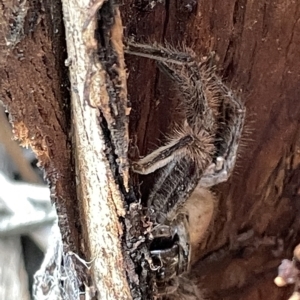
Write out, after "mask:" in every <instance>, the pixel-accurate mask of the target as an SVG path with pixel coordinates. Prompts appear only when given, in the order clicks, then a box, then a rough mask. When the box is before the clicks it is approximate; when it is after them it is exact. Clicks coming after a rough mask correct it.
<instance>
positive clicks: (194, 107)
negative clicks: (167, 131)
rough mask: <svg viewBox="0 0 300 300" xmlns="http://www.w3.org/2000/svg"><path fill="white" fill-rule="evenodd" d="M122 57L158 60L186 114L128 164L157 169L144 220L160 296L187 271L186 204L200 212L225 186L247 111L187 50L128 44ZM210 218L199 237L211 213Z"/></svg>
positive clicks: (143, 170) (144, 170)
mask: <svg viewBox="0 0 300 300" xmlns="http://www.w3.org/2000/svg"><path fill="white" fill-rule="evenodd" d="M126 52H127V53H129V54H133V55H137V56H142V57H147V58H150V59H154V60H156V62H157V64H158V67H159V68H160V70H161V71H162V72H164V73H165V74H167V75H168V76H169V77H170V78H171V79H172V80H173V81H174V83H175V84H176V86H177V87H178V90H179V92H180V95H181V100H182V102H183V107H184V113H185V120H184V121H183V122H182V125H181V127H180V130H176V131H174V132H173V134H172V137H171V138H170V139H169V141H168V143H166V145H164V146H162V147H160V148H158V149H157V150H155V151H154V152H152V153H150V154H149V155H147V156H145V157H144V158H142V159H140V160H139V161H136V162H134V163H133V164H132V168H133V171H134V172H136V173H139V174H149V173H152V172H154V171H156V170H158V169H160V172H159V174H158V176H157V178H156V183H155V184H154V186H153V188H152V190H151V193H150V195H149V197H148V199H147V218H148V219H149V220H150V222H151V224H152V230H151V234H150V235H149V239H150V240H151V242H150V253H151V257H152V260H153V264H154V265H155V266H156V268H155V270H156V271H155V272H156V275H155V276H156V282H157V288H158V293H159V294H161V295H163V294H169V293H173V292H174V291H175V290H176V289H177V286H178V278H179V277H180V276H181V275H182V274H184V273H185V272H187V271H188V270H189V266H190V257H191V243H192V241H191V239H190V222H191V219H190V216H191V213H190V212H189V210H188V208H187V207H188V204H189V202H190V203H191V202H194V203H196V204H194V207H198V208H199V211H201V205H204V204H203V203H204V202H205V201H203V199H204V198H205V197H206V198H207V197H208V198H209V197H210V199H213V197H212V196H211V194H210V192H209V191H204V189H208V188H209V187H211V186H214V185H216V184H218V183H220V182H223V181H226V180H227V179H228V177H229V176H230V174H231V172H232V170H233V168H234V165H235V161H236V156H237V149H238V145H239V142H240V138H241V134H242V129H243V125H244V120H245V107H244V105H243V103H242V102H241V101H240V100H239V99H238V98H237V97H235V96H234V94H233V92H232V91H231V90H230V89H229V88H228V87H227V86H226V85H225V84H224V83H223V82H222V81H221V79H220V78H219V77H218V76H217V75H216V74H215V69H214V68H213V67H211V66H210V63H209V60H205V61H202V62H201V61H199V60H197V57H196V55H195V53H194V52H193V51H191V50H189V49H185V50H184V51H183V52H179V51H177V50H175V49H172V48H171V47H166V48H164V47H160V46H157V45H155V46H151V45H144V44H137V43H132V42H128V43H127V49H126ZM199 198H200V199H199ZM210 207H212V209H213V205H212V206H210ZM212 209H211V210H212ZM208 214H209V216H210V217H209V218H208V221H207V222H206V223H207V224H205V225H204V230H202V233H203V232H204V231H205V229H206V228H207V226H208V224H209V220H210V218H211V216H212V212H211V211H210V212H208ZM194 215H195V213H194Z"/></svg>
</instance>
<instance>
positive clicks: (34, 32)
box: [0, 1, 81, 252]
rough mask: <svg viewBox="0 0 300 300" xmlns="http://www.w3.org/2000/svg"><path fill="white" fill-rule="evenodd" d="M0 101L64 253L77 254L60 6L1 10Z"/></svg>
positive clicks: (6, 5)
mask: <svg viewBox="0 0 300 300" xmlns="http://www.w3.org/2000/svg"><path fill="white" fill-rule="evenodd" d="M0 22H1V25H2V27H1V36H0V39H1V69H0V78H1V81H0V83H1V100H2V101H3V103H4V105H5V106H6V108H7V109H8V110H9V112H10V117H11V120H12V124H13V129H14V134H15V137H16V138H18V139H19V140H20V141H21V143H22V144H23V145H30V146H31V147H32V148H33V149H34V151H35V152H36V154H37V156H38V159H39V161H40V165H41V166H42V167H43V168H44V170H45V172H46V176H47V179H48V181H49V184H50V187H51V189H52V193H51V197H52V201H53V202H54V203H55V204H56V209H57V212H58V217H59V223H60V226H61V230H62V234H63V240H64V246H65V250H66V251H68V250H71V251H75V252H78V251H79V240H80V235H81V233H80V231H81V229H80V224H79V222H78V220H79V218H78V210H77V205H76V196H75V195H76V190H75V173H74V166H73V163H72V157H71V147H70V140H69V131H70V117H69V116H70V114H69V113H68V111H69V109H68V107H69V100H68V91H67V89H66V86H67V85H68V78H67V73H66V68H65V67H64V59H65V58H66V57H65V55H66V54H65V53H66V52H65V42H64V40H63V37H64V31H63V30H64V28H63V24H62V13H61V6H60V5H59V1H49V3H48V2H47V1H45V2H43V3H41V2H39V1H32V2H26V1H23V2H22V3H13V2H11V1H2V5H1V21H0Z"/></svg>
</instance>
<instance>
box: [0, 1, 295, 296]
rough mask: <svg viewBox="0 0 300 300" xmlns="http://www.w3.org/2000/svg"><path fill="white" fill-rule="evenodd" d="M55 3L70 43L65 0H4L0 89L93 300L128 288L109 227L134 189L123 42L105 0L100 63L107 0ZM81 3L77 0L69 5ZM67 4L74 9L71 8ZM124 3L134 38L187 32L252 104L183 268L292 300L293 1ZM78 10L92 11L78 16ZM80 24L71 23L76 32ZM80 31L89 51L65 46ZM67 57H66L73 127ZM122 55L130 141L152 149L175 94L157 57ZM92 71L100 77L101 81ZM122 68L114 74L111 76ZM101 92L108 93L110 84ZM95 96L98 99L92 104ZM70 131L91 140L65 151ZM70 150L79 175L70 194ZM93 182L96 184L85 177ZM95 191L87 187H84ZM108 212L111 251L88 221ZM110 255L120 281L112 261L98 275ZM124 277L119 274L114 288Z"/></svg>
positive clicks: (237, 288) (172, 112)
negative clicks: (86, 268) (285, 269)
mask: <svg viewBox="0 0 300 300" xmlns="http://www.w3.org/2000/svg"><path fill="white" fill-rule="evenodd" d="M63 3H64V5H65V12H64V14H65V18H66V19H67V20H66V24H69V23H68V22H73V23H72V26H71V27H68V25H67V26H66V32H67V36H66V37H67V41H68V55H67V52H66V47H65V42H64V27H63V24H62V16H63V15H62V10H61V5H60V2H59V1H53V0H52V1H44V2H39V1H32V2H30V1H23V2H21V3H20V2H19V3H18V5H14V4H13V3H11V1H2V2H1V4H2V5H1V10H2V11H1V19H0V24H1V28H0V33H1V35H0V39H1V41H0V46H1V48H0V51H1V59H0V78H1V79H0V80H1V81H0V85H1V90H0V93H1V100H2V101H3V103H4V104H5V106H6V107H7V108H8V110H9V112H10V115H11V119H12V122H13V126H14V133H15V136H16V137H17V138H19V139H20V140H21V141H22V143H23V144H25V145H27V144H29V145H31V146H32V147H33V149H34V150H35V151H36V153H37V155H38V158H39V160H40V164H41V166H42V167H44V169H45V171H46V174H47V178H48V180H49V183H50V186H51V189H52V199H53V201H54V203H55V204H56V208H57V212H58V216H59V226H60V229H61V232H62V239H63V242H64V251H65V253H67V252H74V253H76V254H78V255H80V256H81V257H83V258H84V259H87V260H88V259H89V258H91V259H92V260H96V261H95V264H94V265H95V267H94V268H93V271H92V272H94V273H93V274H94V277H93V278H94V282H95V284H96V287H97V289H98V293H99V294H98V298H99V299H100V298H101V297H103V298H104V299H106V298H107V299H109V297H117V298H118V297H119V298H120V297H122V296H120V292H121V289H122V288H124V290H123V291H124V294H125V295H126V296H124V297H127V296H128V297H129V298H130V296H129V295H128V288H127V286H126V283H125V281H124V278H125V272H123V273H122V272H120V268H121V267H122V266H123V264H122V262H121V256H120V253H121V243H118V241H117V239H118V237H119V236H120V234H121V230H120V228H121V227H118V225H116V224H119V223H118V217H119V216H123V215H124V211H123V204H121V203H122V201H121V198H122V195H127V196H128V194H129V192H128V188H129V187H128V184H127V180H128V174H127V146H126V143H127V141H128V137H127V136H126V134H127V133H126V124H127V123H126V116H127V115H128V109H127V106H126V89H125V90H124V88H125V87H124V84H125V83H124V81H125V73H124V65H123V64H122V59H123V58H122V49H121V48H118V47H122V46H120V40H121V35H120V26H121V25H120V24H119V25H118V26H119V27H118V28H119V29H118V30H115V31H114V30H113V29H116V28H114V27H113V26H112V24H116V23H115V22H112V23H110V21H112V18H111V15H110V12H111V7H110V6H105V9H106V11H105V12H106V13H107V14H104V15H101V12H100V15H101V16H102V18H100V21H99V24H101V26H100V27H98V28H97V33H98V35H99V36H100V41H102V42H103V44H101V46H102V48H104V49H106V51H107V52H105V51H104V52H101V51H100V52H99V53H100V54H102V55H104V56H105V55H107V56H106V57H105V58H107V57H108V58H112V57H113V59H111V60H110V61H108V63H107V64H106V65H105V64H103V61H102V62H101V65H99V64H98V61H97V58H98V57H97V55H95V53H92V52H93V51H95V50H96V45H95V44H94V43H95V40H93V39H91V34H92V32H93V28H95V19H96V17H97V14H96V13H97V11H98V8H100V7H102V6H101V5H102V4H103V3H102V1H91V3H89V5H88V9H87V10H85V7H82V6H80V7H77V6H72V2H71V1H64V2H63ZM78 3H79V1H76V5H78ZM108 3H111V2H108ZM74 5H75V4H74ZM75 8H76V11H77V12H78V15H73V14H72V12H73V11H75ZM80 10H82V11H80ZM120 10H121V13H122V19H123V25H124V26H125V33H126V36H127V37H131V36H134V37H135V39H136V40H138V41H144V42H147V41H148V40H150V41H153V42H160V43H164V41H167V42H169V43H171V44H174V45H175V46H176V44H184V45H187V46H189V47H191V48H192V49H193V50H194V51H195V52H196V53H197V54H198V55H199V56H200V57H201V56H204V55H208V54H209V53H210V52H212V51H215V52H216V54H217V57H218V63H217V68H218V72H219V74H220V75H221V76H222V77H223V78H224V80H225V82H226V83H227V84H228V85H229V86H231V87H232V89H234V90H236V91H237V92H238V94H239V95H240V97H241V98H242V99H244V101H245V103H246V107H247V116H248V120H247V124H246V129H245V132H244V139H243V141H244V142H243V145H244V146H243V147H242V150H241V151H240V158H239V160H238V162H237V167H236V173H235V174H233V176H231V178H230V180H229V181H228V182H227V183H224V184H220V185H219V186H218V187H216V188H214V192H215V193H216V195H217V197H218V203H217V208H216V212H215V217H214V221H213V222H212V224H211V226H210V229H209V231H208V232H207V234H206V235H205V237H204V239H203V241H202V242H201V243H200V244H199V246H198V247H196V248H195V249H193V252H194V265H193V268H192V271H191V275H190V276H191V278H193V279H195V280H196V282H197V284H198V285H199V287H200V288H201V289H204V291H205V293H206V294H207V297H208V298H209V299H220V298H222V299H226V300H233V299H241V298H242V299H244V300H245V299H257V300H258V299H270V298H272V299H275V300H276V299H278V300H279V299H287V298H288V297H289V295H290V294H291V290H290V289H284V290H281V289H278V288H277V287H276V286H275V285H274V284H273V278H275V276H276V268H277V266H278V265H279V263H280V259H281V258H284V257H291V256H292V249H293V248H294V246H295V245H296V244H297V243H298V242H299V231H298V228H299V218H298V214H299V212H298V211H299V205H298V202H297V201H298V200H299V192H298V191H299V180H298V178H299V175H300V168H299V164H300V156H299V153H300V138H299V117H300V106H299V105H297V100H298V98H299V93H300V90H299V84H298V77H299V72H300V71H299V70H300V62H299V59H298V57H299V54H300V53H299V52H300V49H299V47H298V44H299V40H300V25H299V22H298V19H299V14H300V11H299V7H298V5H297V3H296V2H286V1H285V0H276V1H272V2H270V1H267V0H263V1H258V0H256V1H252V2H249V1H248V2H247V1H244V0H243V1H231V2H230V1H229V2H228V1H221V0H216V1H213V2H212V1H194V0H177V1H175V0H174V1H168V0H166V1H156V2H155V1H138V0H136V1H127V2H126V3H125V4H124V5H123V6H121V7H120ZM84 12H87V14H86V16H85V21H83V20H84V19H83V18H84V17H83V16H82V13H84ZM102 13H103V11H102ZM16 16H17V17H16ZM98 16H99V15H98ZM107 16H108V18H106V17H107ZM68 17H69V19H68ZM74 21H75V22H74ZM11 22H12V23H11ZM76 22H78V24H76ZM82 23H83V26H81V27H80V24H82ZM99 24H98V25H99ZM109 24H110V25H109ZM103 25H105V26H107V27H105V26H104V27H103ZM75 28H76V29H77V31H76V32H72V30H73V29H75ZM68 34H70V36H68ZM75 34H78V35H77V38H78V39H79V40H74V41H73V44H74V45H75V44H76V43H77V42H78V44H79V45H85V46H86V49H85V50H83V49H80V51H83V52H76V53H75V50H74V49H72V45H71V39H72V37H74V36H75ZM110 41H111V43H110ZM98 42H99V40H98ZM100 48H101V47H100ZM112 49H113V51H112ZM88 50H90V51H91V52H89V51H88ZM73 51H74V52H73ZM84 51H86V52H84ZM99 53H97V54H99ZM70 54H71V55H70ZM79 54H80V55H83V56H81V58H84V59H85V58H86V59H87V61H85V60H84V59H83V60H84V61H85V62H86V64H84V65H83V66H82V69H81V71H82V70H83V77H80V76H78V77H76V75H75V73H76V72H75V71H76V68H78V69H80V68H81V66H79V65H77V59H76V58H77V55H79ZM100 56H101V55H100ZM66 59H67V63H68V64H70V69H71V77H70V78H71V84H72V89H71V94H72V99H73V100H72V101H73V104H72V105H73V106H72V114H73V116H74V120H75V126H74V128H73V130H74V131H73V132H71V127H72V124H71V117H70V114H71V108H70V107H71V103H70V101H69V98H70V94H69V92H68V89H67V88H66V87H68V86H69V81H68V79H67V78H68V73H67V69H66V67H65V65H64V63H65V60H66ZM93 59H95V60H94V61H92V60H93ZM116 61H117V62H118V63H117V66H119V67H120V66H121V67H120V68H119V69H117V70H116V69H115V67H116V65H115V64H114V63H115V62H116ZM74 62H75V64H73V63H74ZM126 64H127V68H128V71H129V74H130V77H129V81H128V84H129V95H130V101H131V105H132V110H131V114H130V128H129V132H130V138H131V140H132V141H137V148H138V149H139V152H140V154H141V155H144V154H146V153H149V152H151V150H153V149H155V148H156V147H155V146H154V145H153V144H157V139H159V140H162V141H163V138H164V136H165V134H166V133H168V132H170V131H171V130H172V127H173V125H174V123H176V122H177V121H179V120H180V117H181V116H180V115H181V114H180V112H178V111H177V110H176V107H177V106H178V103H179V101H180V99H179V98H178V95H177V93H176V91H175V88H174V87H173V86H172V84H171V83H170V81H168V80H167V78H165V77H164V76H163V75H161V74H160V73H159V72H158V70H157V69H156V67H155V64H154V63H153V62H152V61H150V60H147V59H140V58H136V57H131V56H128V57H126ZM103 65H105V67H103ZM89 66H92V68H91V69H89ZM94 68H95V69H94ZM103 69H105V70H103ZM77 71H78V70H77ZM73 72H74V73H73ZM110 72H111V73H110ZM116 74H117V75H116ZM96 75H97V76H96ZM114 76H116V77H114ZM96 77H97V79H98V80H99V82H95V78H96ZM104 77H105V78H104ZM117 77H118V78H119V80H117V81H114V80H113V79H114V78H117ZM104 82H105V83H107V84H108V85H107V86H108V87H109V89H108V90H109V91H115V90H117V91H118V93H117V97H116V98H115V102H109V105H111V104H112V103H113V104H114V105H115V106H109V107H110V110H109V109H106V108H107V107H106V106H105V104H107V103H105V100H107V98H106V96H105V95H106V94H105V93H108V91H107V90H106V91H105V89H104V88H103V86H101V84H103V83H104ZM122 84H123V86H122ZM76 89H78V90H76ZM96 93H99V95H100V100H99V99H98V100H99V101H97V99H96V98H95V99H93V98H92V97H90V96H89V95H92V96H95V94H96ZM109 97H110V98H109V99H110V101H111V99H112V98H111V97H112V95H111V94H110V95H109ZM90 100H91V101H90ZM95 107H97V108H100V109H99V110H95ZM112 107H114V108H116V110H115V111H114V110H113V109H112ZM81 109H82V110H81ZM93 109H94V110H93ZM116 112H117V113H116ZM114 113H115V114H114ZM119 114H120V115H121V117H120V118H118V116H119ZM99 116H101V118H99ZM103 120H105V121H104V122H103ZM97 121H98V122H99V123H98V124H96V123H97ZM101 121H102V122H101ZM114 121H117V123H114ZM88 122H91V123H88ZM118 122H120V123H118ZM93 124H95V127H94V125H93ZM100 128H101V130H100ZM93 130H95V132H96V134H95V135H93V133H94V131H93ZM70 132H71V134H70ZM101 132H102V135H101ZM103 132H104V133H105V132H106V133H108V132H109V134H108V135H107V134H103ZM72 133H73V134H74V136H75V139H76V141H77V142H78V143H79V141H80V140H81V141H83V144H82V146H84V147H86V148H85V149H86V150H85V151H83V149H82V148H81V149H80V148H78V149H77V151H76V153H75V155H73V154H72V152H71V148H72V140H71V135H72ZM89 134H91V135H90V136H89ZM118 134H120V135H118ZM84 135H86V137H85V136H84ZM95 136H96V137H97V138H95ZM108 136H109V138H108V139H107V137H108ZM89 137H90V138H91V137H93V138H92V139H89ZM103 139H104V142H103ZM91 141H94V142H95V141H97V143H98V144H97V145H96V146H98V145H99V149H96V151H95V152H94V153H92V151H91V149H90V148H89V147H90V146H91V144H93V143H91ZM118 141H121V143H120V144H118ZM124 141H125V148H124V147H123V146H124ZM104 145H105V147H104ZM94 146H95V145H94ZM132 146H133V147H132V148H130V155H131V156H132V157H136V153H134V152H135V151H134V150H136V148H135V147H134V143H133V144H132ZM104 148H105V149H104ZM75 159H76V161H77V163H78V165H77V176H78V177H77V178H79V179H80V183H81V185H80V187H79V188H78V191H79V193H78V195H79V197H78V199H77V196H75V195H77V193H76V176H75V163H74V161H75ZM95 162H96V164H97V166H98V168H99V169H101V171H100V170H98V169H97V170H96V171H95V169H94V171H95V172H94V173H93V172H92V170H91V167H94V163H95ZM103 170H105V171H104V173H101V172H102V171H103ZM97 172H99V173H101V174H102V175H103V177H101V178H100V175H99V174H98V173H97ZM116 174H117V175H116ZM102 175H101V176H102ZM100 179H101V180H100ZM140 179H141V181H143V184H142V186H141V191H142V194H147V193H148V191H149V190H150V189H151V186H152V184H153V181H154V180H155V178H153V177H152V178H150V180H144V178H140ZM100 182H101V183H100ZM106 182H107V184H108V185H109V187H107V186H106ZM91 183H93V184H95V185H94V186H93V187H91ZM116 185H117V186H116ZM98 188H99V189H98ZM97 189H98V194H97V196H95V195H93V194H92V191H93V190H97ZM99 190H100V192H99ZM120 190H122V193H120ZM97 197H99V198H97ZM124 198H125V200H128V199H127V198H126V197H124ZM124 198H123V199H122V200H124ZM101 199H102V200H103V201H102V200H101ZM103 202H104V203H103ZM123 203H124V202H123ZM128 203H129V202H128ZM92 205H93V206H92ZM94 208H95V209H94ZM100 208H103V210H102V211H100ZM106 209H107V210H106ZM105 211H107V213H106V217H107V216H108V215H109V216H110V217H111V218H112V221H111V223H110V224H111V225H112V227H109V230H112V236H113V237H112V240H111V241H112V243H111V244H110V243H109V244H105V247H106V246H108V245H112V248H110V249H114V250H112V251H116V252H115V256H114V257H113V258H112V257H111V255H103V253H102V252H101V251H102V250H103V247H104V246H103V244H101V245H100V244H99V242H98V240H97V239H99V236H101V237H103V239H102V243H108V242H105V241H107V238H109V237H108V235H106V233H105V232H104V231H103V230H104V227H105V226H106V225H107V223H106V222H105V221H104V220H102V219H101V220H96V218H97V216H98V214H99V219H100V218H101V217H100V215H101V214H102V213H104V212H105ZM125 223H126V222H125ZM120 224H121V225H123V226H124V223H120ZM97 225H99V226H101V228H102V229H100V227H99V228H97ZM121 225H120V226H121ZM125 227H126V226H125ZM125 227H123V228H125ZM122 246H123V247H124V245H122ZM101 249H102V250H101ZM99 253H101V254H99ZM123 254H124V252H123ZM124 255H125V257H126V254H124ZM111 259H112V260H111ZM119 259H120V261H119ZM101 260H102V261H101ZM104 260H105V262H107V267H108V269H109V270H112V269H114V268H117V274H118V280H115V281H114V278H112V277H113V276H112V274H113V273H109V274H110V275H109V276H111V282H108V283H107V282H106V283H103V282H100V277H101V278H105V277H102V276H100V274H101V271H99V270H101V268H102V267H106V266H105V262H104ZM110 260H111V261H110ZM75 261H76V260H75ZM128 265H129V264H127V266H128ZM97 270H98V271H99V272H98V271H97ZM104 270H105V269H104V268H103V269H102V271H104ZM127 271H128V270H127ZM97 272H98V273H97ZM79 273H80V272H79ZM128 274H129V273H128ZM133 275H134V272H133ZM80 276H82V277H85V276H87V274H79V276H78V278H79V279H80V280H81V279H82V278H81V277H80ZM121 277H123V278H122V279H120V278H121ZM129 277H130V276H129ZM119 279H120V280H119ZM129 279H130V278H129ZM131 279H132V278H131ZM132 281H134V280H132ZM120 282H122V284H121V285H120V286H119V287H116V285H117V284H118V283H120ZM102 284H104V285H103V286H102ZM105 284H107V285H105ZM111 284H115V287H112V286H111ZM142 284H144V285H145V282H143V283H142ZM109 292H111V293H109ZM101 299H102V298H101ZM112 299H114V298H112ZM120 299H121V298H120ZM122 299H123V298H122ZM126 299H127V298H126Z"/></svg>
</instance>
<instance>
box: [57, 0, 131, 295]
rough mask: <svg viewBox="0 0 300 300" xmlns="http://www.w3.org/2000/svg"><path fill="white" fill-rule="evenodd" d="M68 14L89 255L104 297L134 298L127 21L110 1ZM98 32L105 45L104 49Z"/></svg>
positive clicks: (67, 9)
mask: <svg viewBox="0 0 300 300" xmlns="http://www.w3.org/2000/svg"><path fill="white" fill-rule="evenodd" d="M98 9H100V10H99V15H98V14H97V11H98ZM63 12H64V22H65V28H66V40H67V50H68V61H69V63H70V67H69V70H70V82H71V99H72V101H71V102H72V104H71V107H72V118H73V123H74V125H73V133H74V148H73V150H74V152H75V157H76V158H75V159H76V174H77V176H78V180H79V184H78V198H79V199H80V202H79V208H80V215H81V221H82V226H83V233H84V240H85V245H86V249H85V254H86V255H88V257H89V260H93V264H92V266H93V269H92V278H93V282H94V284H95V286H96V289H97V292H98V295H97V296H98V297H97V298H98V299H131V296H130V290H129V286H128V283H127V280H126V273H125V271H124V261H123V256H122V251H121V242H120V239H121V236H122V231H123V229H122V227H121V224H120V223H119V218H121V217H124V216H125V210H124V202H122V200H124V199H123V198H122V194H121V192H120V190H119V184H120V185H122V186H123V191H124V192H125V190H126V189H125V187H126V186H128V162H127V149H128V128H127V127H128V120H127V115H128V113H129V110H128V109H127V87H126V74H125V68H124V66H125V64H124V54H123V44H122V38H123V28H122V22H121V19H120V16H119V12H118V10H117V9H116V8H115V7H113V6H112V4H111V2H107V3H104V4H103V1H96V2H94V3H93V2H91V3H90V4H89V5H87V3H86V2H85V1H73V0H66V1H63ZM97 16H99V18H100V22H99V24H98V22H97ZM98 25H99V26H98ZM95 32H97V33H98V35H99V40H100V41H102V45H98V42H99V40H97V39H96V38H95ZM99 53H100V54H99ZM99 57H101V59H102V60H103V64H101V63H100V60H99ZM116 161H118V163H119V168H118V167H117V166H118V164H117V163H116ZM122 178H123V179H124V181H123V180H122ZM118 179H119V180H118ZM121 181H122V182H121Z"/></svg>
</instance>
